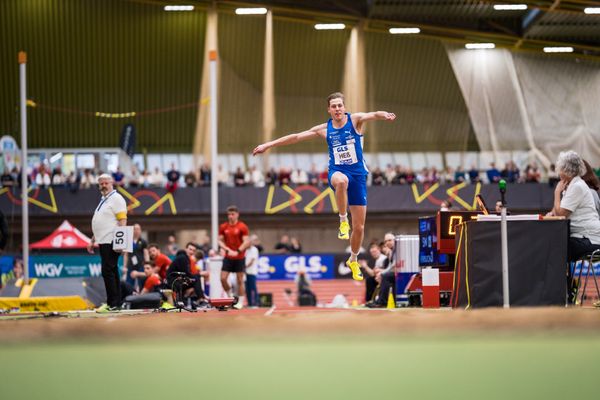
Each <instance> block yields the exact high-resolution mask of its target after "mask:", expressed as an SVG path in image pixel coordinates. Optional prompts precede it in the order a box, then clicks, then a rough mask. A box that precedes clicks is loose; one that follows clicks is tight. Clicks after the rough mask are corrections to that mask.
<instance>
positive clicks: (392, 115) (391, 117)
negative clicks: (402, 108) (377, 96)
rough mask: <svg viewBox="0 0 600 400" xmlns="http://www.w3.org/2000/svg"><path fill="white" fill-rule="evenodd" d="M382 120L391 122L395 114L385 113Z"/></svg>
mask: <svg viewBox="0 0 600 400" xmlns="http://www.w3.org/2000/svg"><path fill="white" fill-rule="evenodd" d="M384 118H385V120H386V121H393V120H395V119H396V114H394V113H386V114H385V115H384Z"/></svg>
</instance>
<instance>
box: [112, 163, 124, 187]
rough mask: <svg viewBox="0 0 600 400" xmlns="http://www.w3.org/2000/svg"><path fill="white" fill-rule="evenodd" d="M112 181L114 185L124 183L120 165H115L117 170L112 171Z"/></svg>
mask: <svg viewBox="0 0 600 400" xmlns="http://www.w3.org/2000/svg"><path fill="white" fill-rule="evenodd" d="M112 177H113V182H114V185H115V187H116V186H121V187H122V186H124V185H125V174H123V172H122V171H121V167H117V170H116V171H115V172H113V173H112Z"/></svg>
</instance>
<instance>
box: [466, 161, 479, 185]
mask: <svg viewBox="0 0 600 400" xmlns="http://www.w3.org/2000/svg"><path fill="white" fill-rule="evenodd" d="M469 180H470V181H471V183H477V182H481V178H479V170H478V169H477V167H476V166H475V164H473V165H472V166H471V169H470V170H469Z"/></svg>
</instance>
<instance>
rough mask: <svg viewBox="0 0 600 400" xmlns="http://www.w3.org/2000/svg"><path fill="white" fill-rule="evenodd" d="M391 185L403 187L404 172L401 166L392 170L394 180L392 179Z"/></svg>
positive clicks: (404, 181)
mask: <svg viewBox="0 0 600 400" xmlns="http://www.w3.org/2000/svg"><path fill="white" fill-rule="evenodd" d="M391 183H392V185H404V184H405V183H406V170H405V169H404V167H402V166H401V165H396V168H395V169H394V178H392V182H391Z"/></svg>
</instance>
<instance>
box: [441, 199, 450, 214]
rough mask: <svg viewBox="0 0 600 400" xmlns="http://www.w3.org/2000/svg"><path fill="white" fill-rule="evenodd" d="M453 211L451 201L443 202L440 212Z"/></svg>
mask: <svg viewBox="0 0 600 400" xmlns="http://www.w3.org/2000/svg"><path fill="white" fill-rule="evenodd" d="M451 210H452V203H451V202H450V200H444V201H442V204H441V205H440V211H451Z"/></svg>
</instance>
